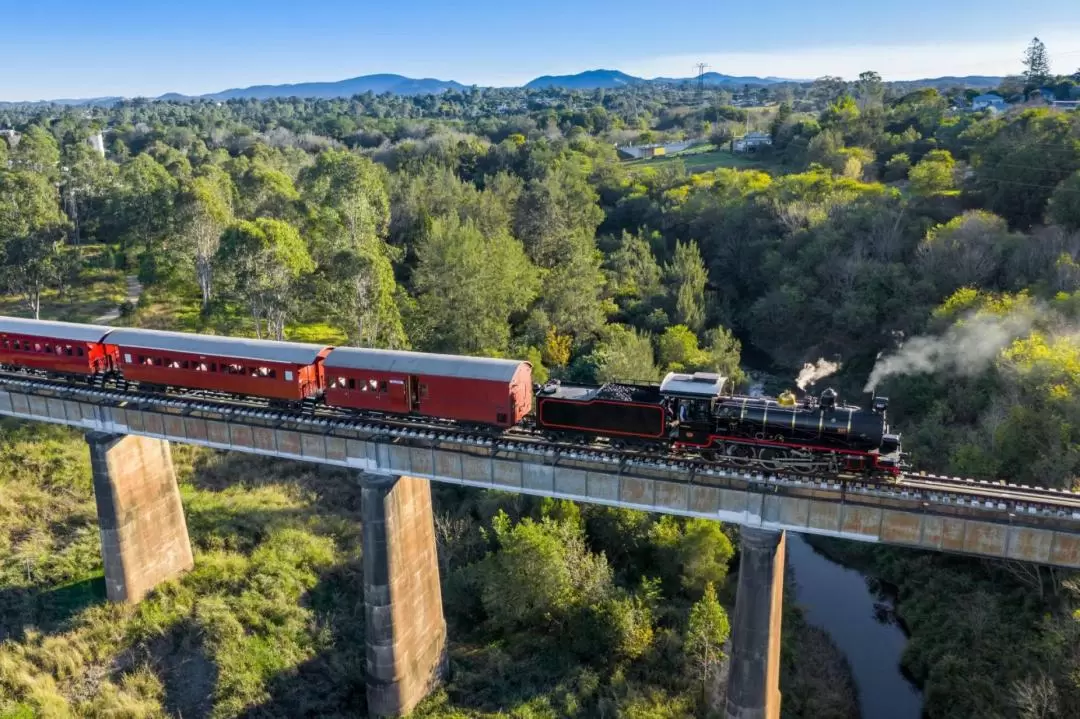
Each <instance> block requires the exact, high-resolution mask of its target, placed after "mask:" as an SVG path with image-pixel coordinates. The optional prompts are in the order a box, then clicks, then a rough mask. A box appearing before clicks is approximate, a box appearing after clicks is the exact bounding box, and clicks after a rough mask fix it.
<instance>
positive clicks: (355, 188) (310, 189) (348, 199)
mask: <svg viewBox="0 0 1080 719" xmlns="http://www.w3.org/2000/svg"><path fill="white" fill-rule="evenodd" d="M300 185H301V188H302V190H303V193H304V196H305V198H307V199H308V200H310V201H311V202H314V203H317V204H319V205H323V206H327V207H331V208H333V209H334V210H335V211H337V212H338V213H339V215H340V217H341V222H342V224H343V225H344V227H345V230H346V233H347V236H348V239H349V240H350V244H351V245H352V246H353V247H360V246H362V245H364V244H365V243H367V242H369V241H370V240H373V239H377V238H383V237H385V236H386V231H387V228H388V226H389V223H390V200H389V197H388V196H387V193H386V181H385V170H384V169H383V168H382V167H380V166H379V165H376V164H375V163H374V162H372V161H371V160H369V159H368V158H366V157H360V156H359V155H354V154H352V153H350V152H344V151H340V150H327V151H325V152H322V153H320V154H319V156H318V157H317V158H316V159H315V164H314V165H313V166H312V167H310V168H308V169H306V170H305V171H304V172H303V173H302V174H301V176H300Z"/></svg>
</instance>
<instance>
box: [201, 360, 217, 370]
mask: <svg viewBox="0 0 1080 719" xmlns="http://www.w3.org/2000/svg"><path fill="white" fill-rule="evenodd" d="M204 366H205V365H204ZM210 371H211V372H217V362H211V363H210Z"/></svg>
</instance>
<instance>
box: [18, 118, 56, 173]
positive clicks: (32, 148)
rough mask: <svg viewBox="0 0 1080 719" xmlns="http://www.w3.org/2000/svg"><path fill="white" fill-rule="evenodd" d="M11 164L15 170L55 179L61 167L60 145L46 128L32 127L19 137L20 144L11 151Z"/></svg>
mask: <svg viewBox="0 0 1080 719" xmlns="http://www.w3.org/2000/svg"><path fill="white" fill-rule="evenodd" d="M11 164H12V166H13V167H15V168H18V169H23V170H30V171H31V172H37V173H39V174H42V175H45V176H47V177H49V178H50V179H55V178H56V176H57V173H58V172H59V166H60V145H59V144H57V142H56V138H55V137H53V136H52V133H51V132H49V131H48V130H46V129H45V128H44V127H42V126H41V125H31V126H30V127H28V128H26V131H25V132H23V134H22V135H21V136H20V137H19V143H18V144H17V145H15V149H14V150H12V151H11Z"/></svg>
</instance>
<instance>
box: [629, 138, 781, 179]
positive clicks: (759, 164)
mask: <svg viewBox="0 0 1080 719" xmlns="http://www.w3.org/2000/svg"><path fill="white" fill-rule="evenodd" d="M676 162H681V163H682V164H683V166H684V167H686V171H687V172H689V173H691V174H696V173H700V172H709V171H711V170H715V169H717V168H718V167H730V168H733V169H737V170H763V171H765V172H773V171H775V170H776V165H775V164H774V163H771V162H768V161H766V160H761V159H758V158H757V157H755V156H754V155H743V154H735V153H732V152H730V151H729V150H725V149H718V148H717V147H716V146H715V145H699V146H697V147H693V148H690V149H689V150H684V151H683V152H679V153H675V154H673V155H665V156H663V157H654V158H649V159H641V160H627V161H626V162H624V163H623V166H625V167H627V168H629V169H630V170H631V171H634V172H641V171H644V170H647V169H649V168H653V169H656V168H660V167H663V166H664V165H671V164H672V163H676Z"/></svg>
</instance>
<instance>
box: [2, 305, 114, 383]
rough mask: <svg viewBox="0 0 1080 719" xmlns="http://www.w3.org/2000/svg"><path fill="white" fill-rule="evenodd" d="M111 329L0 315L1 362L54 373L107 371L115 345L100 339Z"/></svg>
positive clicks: (109, 367) (5, 364) (111, 365)
mask: <svg viewBox="0 0 1080 719" xmlns="http://www.w3.org/2000/svg"><path fill="white" fill-rule="evenodd" d="M111 329H112V328H111V327H98V326H96V325H77V324H73V323H71V322H50V321H46V320H28V319H22V318H20V317H0V365H4V366H7V367H26V368H29V369H37V370H42V371H45V372H52V373H56V374H75V375H94V374H98V373H100V372H106V371H108V370H109V369H111V368H112V367H113V365H114V363H115V361H116V359H117V350H116V347H115V346H114V345H109V344H105V343H104V342H103V341H102V338H103V337H105V335H107V334H108V333H109V330H111Z"/></svg>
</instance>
